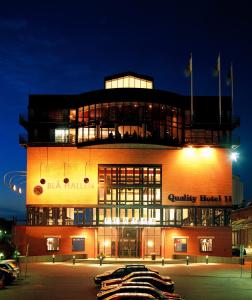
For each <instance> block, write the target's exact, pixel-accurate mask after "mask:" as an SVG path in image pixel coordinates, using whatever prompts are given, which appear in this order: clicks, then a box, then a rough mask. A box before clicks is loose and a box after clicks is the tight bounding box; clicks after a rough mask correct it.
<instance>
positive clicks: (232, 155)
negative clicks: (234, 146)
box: [230, 152, 239, 162]
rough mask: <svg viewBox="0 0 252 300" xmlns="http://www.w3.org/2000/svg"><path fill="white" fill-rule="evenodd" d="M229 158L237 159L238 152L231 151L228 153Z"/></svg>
mask: <svg viewBox="0 0 252 300" xmlns="http://www.w3.org/2000/svg"><path fill="white" fill-rule="evenodd" d="M230 158H231V160H232V161H235V162H236V161H237V159H238V158H239V153H238V152H231V154H230Z"/></svg>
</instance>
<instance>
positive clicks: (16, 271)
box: [0, 261, 19, 278]
mask: <svg viewBox="0 0 252 300" xmlns="http://www.w3.org/2000/svg"><path fill="white" fill-rule="evenodd" d="M0 267H1V268H3V269H6V270H9V271H11V272H13V273H14V274H15V276H16V278H17V277H19V270H15V269H14V268H13V267H12V265H11V264H10V263H6V262H2V261H1V262H0Z"/></svg>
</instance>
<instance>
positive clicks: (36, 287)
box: [0, 263, 252, 300]
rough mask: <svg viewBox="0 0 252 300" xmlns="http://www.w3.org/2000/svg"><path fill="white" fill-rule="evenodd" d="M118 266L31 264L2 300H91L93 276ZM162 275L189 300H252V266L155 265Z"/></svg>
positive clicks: (1, 294) (0, 296)
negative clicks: (171, 279)
mask: <svg viewBox="0 0 252 300" xmlns="http://www.w3.org/2000/svg"><path fill="white" fill-rule="evenodd" d="M118 266H119V265H116V266H115V265H103V266H101V267H100V266H98V265H94V264H76V265H72V264H71V263H55V264H52V263H30V264H29V265H28V272H27V277H26V278H24V275H22V278H21V279H19V280H18V281H17V282H16V283H15V284H13V285H12V286H8V287H6V288H5V289H4V290H0V299H1V300H6V299H8V300H10V299H11V300H17V299H18V300H44V299H45V300H47V299H48V300H51V299H53V300H55V299H63V300H70V299H71V300H79V299H84V300H89V299H90V300H91V299H96V293H97V292H98V289H97V288H96V287H95V285H94V283H93V276H94V275H95V274H98V273H101V272H103V271H106V270H109V269H113V268H116V267H118ZM151 268H153V269H155V270H158V271H159V272H160V273H161V274H163V275H170V276H171V277H172V278H173V279H174V281H175V289H176V292H177V293H180V294H181V295H182V296H183V297H184V298H185V299H186V300H195V299H197V300H201V299H203V300H208V299H209V300H210V299H211V300H215V299H216V300H217V299H218V300H225V299H228V300H250V299H252V278H251V264H250V263H246V265H245V266H243V272H242V277H241V270H240V266H239V265H230V264H209V265H206V264H190V265H189V266H186V265H185V264H183V265H182V264H181V265H167V266H164V267H162V266H161V265H152V266H151Z"/></svg>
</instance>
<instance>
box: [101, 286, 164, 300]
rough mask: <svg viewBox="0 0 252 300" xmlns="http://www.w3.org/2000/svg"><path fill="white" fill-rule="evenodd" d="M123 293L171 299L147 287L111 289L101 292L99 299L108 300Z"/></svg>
mask: <svg viewBox="0 0 252 300" xmlns="http://www.w3.org/2000/svg"><path fill="white" fill-rule="evenodd" d="M121 293H128V294H131V293H137V294H138V293H145V294H149V295H152V296H153V297H155V299H169V298H168V297H166V296H165V294H164V293H161V292H159V291H158V290H156V289H154V288H152V287H147V286H119V287H116V288H114V289H110V290H108V291H104V292H99V293H98V294H97V299H98V300H101V299H106V298H107V297H109V296H111V295H114V294H121Z"/></svg>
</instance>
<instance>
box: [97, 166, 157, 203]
mask: <svg viewBox="0 0 252 300" xmlns="http://www.w3.org/2000/svg"><path fill="white" fill-rule="evenodd" d="M98 172H99V204H142V205H148V204H161V188H162V183H161V166H135V165H119V166H118V165H100V166H99V171H98Z"/></svg>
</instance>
